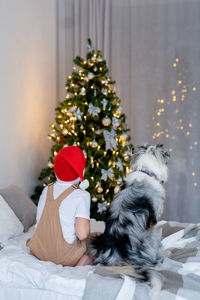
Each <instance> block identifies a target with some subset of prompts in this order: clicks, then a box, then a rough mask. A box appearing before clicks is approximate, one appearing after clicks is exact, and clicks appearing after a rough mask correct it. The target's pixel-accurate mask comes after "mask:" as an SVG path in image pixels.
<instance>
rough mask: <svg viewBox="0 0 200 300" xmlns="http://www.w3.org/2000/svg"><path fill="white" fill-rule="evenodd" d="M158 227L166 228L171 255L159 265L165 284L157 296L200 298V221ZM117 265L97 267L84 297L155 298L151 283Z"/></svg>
mask: <svg viewBox="0 0 200 300" xmlns="http://www.w3.org/2000/svg"><path fill="white" fill-rule="evenodd" d="M157 229H161V230H162V245H163V248H164V250H165V251H166V252H168V253H170V257H165V259H164V261H163V263H162V264H161V265H160V266H158V268H157V271H158V273H160V274H161V275H162V278H163V283H162V287H161V290H160V291H159V292H158V294H157V295H156V299H158V300H185V299H187V300H198V299H200V224H184V223H178V222H167V221H161V222H159V223H158V224H157ZM115 268H116V267H113V268H112V267H111V268H110V267H103V266H97V267H96V269H95V271H94V272H93V273H92V274H90V275H89V277H88V279H87V282H86V288H85V291H84V296H83V299H84V300H92V299H95V300H104V299H106V300H115V299H117V300H119V299H120V300H121V299H126V300H144V299H145V300H148V299H151V297H152V294H151V287H150V286H149V285H148V284H147V283H141V282H137V280H135V279H134V277H132V276H131V274H130V276H129V275H128V272H127V268H126V269H124V272H123V268H121V270H120V271H119V269H117V268H116V270H115ZM127 280H128V282H127Z"/></svg>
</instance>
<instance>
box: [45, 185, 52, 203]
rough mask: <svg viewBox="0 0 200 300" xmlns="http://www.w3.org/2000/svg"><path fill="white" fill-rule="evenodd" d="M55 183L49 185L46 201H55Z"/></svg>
mask: <svg viewBox="0 0 200 300" xmlns="http://www.w3.org/2000/svg"><path fill="white" fill-rule="evenodd" d="M53 200H54V198H53V182H51V183H50V184H48V189H47V198H46V201H53Z"/></svg>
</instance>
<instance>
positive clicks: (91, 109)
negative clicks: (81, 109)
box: [88, 103, 101, 116]
mask: <svg viewBox="0 0 200 300" xmlns="http://www.w3.org/2000/svg"><path fill="white" fill-rule="evenodd" d="M100 111H101V110H100V108H99V107H98V106H94V105H93V104H92V103H90V104H89V109H88V112H89V114H90V115H93V116H98V113H100Z"/></svg>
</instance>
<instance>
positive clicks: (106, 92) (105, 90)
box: [101, 88, 108, 96]
mask: <svg viewBox="0 0 200 300" xmlns="http://www.w3.org/2000/svg"><path fill="white" fill-rule="evenodd" d="M101 91H102V94H104V95H105V96H106V95H108V91H107V89H104V88H103V89H102V90H101Z"/></svg>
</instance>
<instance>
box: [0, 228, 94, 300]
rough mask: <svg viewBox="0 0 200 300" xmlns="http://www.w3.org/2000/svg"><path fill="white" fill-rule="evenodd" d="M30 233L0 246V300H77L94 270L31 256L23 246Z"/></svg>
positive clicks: (90, 267)
mask: <svg viewBox="0 0 200 300" xmlns="http://www.w3.org/2000/svg"><path fill="white" fill-rule="evenodd" d="M33 230H34V228H33V227H32V228H31V229H30V230H29V232H27V233H25V234H21V235H19V236H18V237H16V238H14V239H11V240H9V241H7V242H5V243H3V246H4V248H3V249H2V250H1V251H0V299H1V300H13V299H15V300H18V299H19V300H27V299H28V300H32V299H33V300H35V299H37V300H51V299H54V300H63V299H65V300H80V299H81V298H82V296H83V293H84V288H85V284H86V279H87V276H88V275H89V274H91V273H92V272H93V271H94V267H92V266H84V267H75V268H74V267H73V268H72V267H63V266H61V265H56V264H54V263H51V262H45V261H40V260H38V259H37V258H35V257H33V256H31V255H30V254H29V251H28V248H27V247H26V245H25V244H26V240H27V239H28V238H29V237H30V236H31V235H32V233H33ZM13 296H14V298H13Z"/></svg>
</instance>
